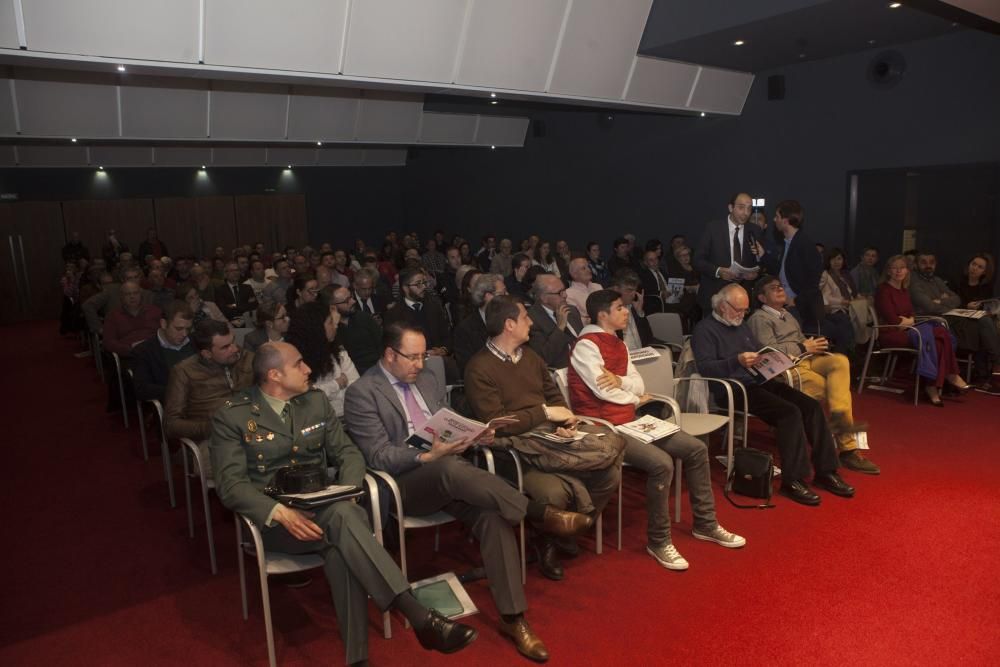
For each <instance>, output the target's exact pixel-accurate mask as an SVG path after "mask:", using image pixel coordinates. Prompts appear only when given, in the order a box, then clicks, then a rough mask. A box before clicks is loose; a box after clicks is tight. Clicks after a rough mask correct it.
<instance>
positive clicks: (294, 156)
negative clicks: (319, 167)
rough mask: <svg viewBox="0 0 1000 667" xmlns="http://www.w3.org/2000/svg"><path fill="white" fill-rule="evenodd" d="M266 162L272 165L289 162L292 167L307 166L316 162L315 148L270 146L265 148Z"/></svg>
mask: <svg viewBox="0 0 1000 667" xmlns="http://www.w3.org/2000/svg"><path fill="white" fill-rule="evenodd" d="M267 163H268V164H274V165H287V164H290V165H292V166H293V167H303V166H305V167H309V166H312V165H314V164H316V149H315V148H294V147H291V148H286V147H284V146H271V147H270V148H268V149H267Z"/></svg>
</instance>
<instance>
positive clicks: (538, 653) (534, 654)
mask: <svg viewBox="0 0 1000 667" xmlns="http://www.w3.org/2000/svg"><path fill="white" fill-rule="evenodd" d="M500 634H502V635H506V636H507V637H510V639H511V641H513V642H514V646H516V647H517V652H518V653H520V654H521V655H523V656H524V657H526V658H530V659H531V660H534V661H535V662H545V661H546V660H548V659H549V650H548V649H547V648H545V644H543V643H542V640H541V639H539V638H538V635H536V634H535V633H534V632H532V631H531V628H529V627H528V622H527V621H526V620H524V617H523V616H522V617H521V618H519V619H518V620H516V621H514V622H513V623H506V622H505V621H504V620H503V619H500Z"/></svg>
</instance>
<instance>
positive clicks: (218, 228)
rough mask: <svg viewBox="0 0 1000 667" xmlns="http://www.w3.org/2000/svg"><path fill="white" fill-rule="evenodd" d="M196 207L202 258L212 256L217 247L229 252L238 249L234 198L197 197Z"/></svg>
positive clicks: (195, 200)
mask: <svg viewBox="0 0 1000 667" xmlns="http://www.w3.org/2000/svg"><path fill="white" fill-rule="evenodd" d="M194 207H195V216H196V219H197V221H198V238H199V240H200V246H199V254H200V256H202V257H208V256H210V255H211V254H212V251H213V250H214V249H215V247H216V246H222V247H223V248H225V249H226V251H227V252H228V251H230V250H232V249H233V248H234V247H236V243H237V236H236V217H235V215H234V212H233V198H232V197H196V198H195V199H194Z"/></svg>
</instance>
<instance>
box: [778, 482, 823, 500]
mask: <svg viewBox="0 0 1000 667" xmlns="http://www.w3.org/2000/svg"><path fill="white" fill-rule="evenodd" d="M779 493H780V494H781V495H783V496H787V497H789V498H791V499H792V500H794V501H795V502H797V503H801V504H803V505H819V496H817V495H816V494H815V493H813V492H812V491H810V490H809V487H808V486H806V485H805V484H803V483H802V482H800V481H798V480H795V481H792V482H782V484H781V489H780V491H779Z"/></svg>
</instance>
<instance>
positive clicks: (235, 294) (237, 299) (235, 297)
mask: <svg viewBox="0 0 1000 667" xmlns="http://www.w3.org/2000/svg"><path fill="white" fill-rule="evenodd" d="M232 287H233V303H239V302H240V286H239V285H233V286H232Z"/></svg>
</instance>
